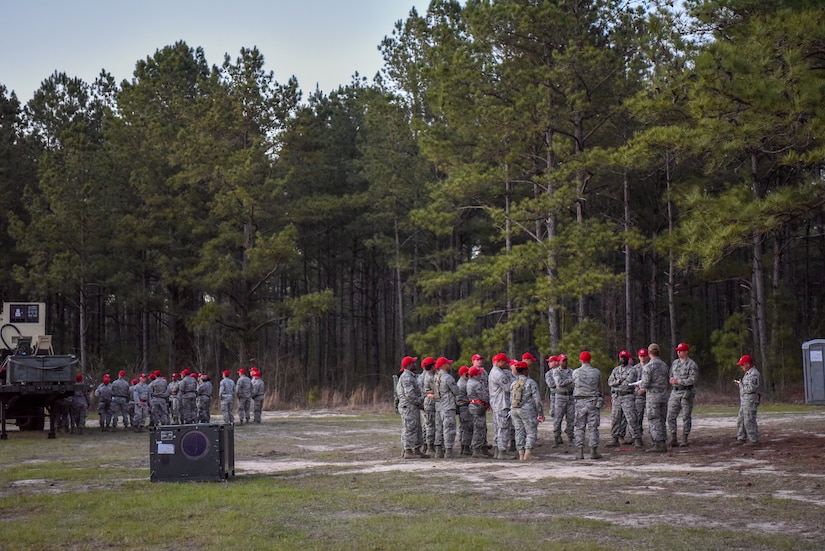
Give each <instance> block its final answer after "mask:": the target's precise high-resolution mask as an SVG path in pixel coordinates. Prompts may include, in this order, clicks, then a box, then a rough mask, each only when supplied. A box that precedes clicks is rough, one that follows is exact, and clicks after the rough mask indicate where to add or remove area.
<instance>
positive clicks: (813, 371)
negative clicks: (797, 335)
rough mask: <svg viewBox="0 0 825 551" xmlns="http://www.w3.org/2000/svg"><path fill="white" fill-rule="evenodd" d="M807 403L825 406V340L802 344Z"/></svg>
mask: <svg viewBox="0 0 825 551" xmlns="http://www.w3.org/2000/svg"><path fill="white" fill-rule="evenodd" d="M802 366H803V369H804V372H805V403H806V404H819V405H825V339H814V340H812V341H808V342H803V343H802Z"/></svg>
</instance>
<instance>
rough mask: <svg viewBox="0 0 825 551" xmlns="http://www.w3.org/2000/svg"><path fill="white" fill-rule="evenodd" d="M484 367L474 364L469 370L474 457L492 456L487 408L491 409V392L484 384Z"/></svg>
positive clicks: (468, 392)
mask: <svg viewBox="0 0 825 551" xmlns="http://www.w3.org/2000/svg"><path fill="white" fill-rule="evenodd" d="M482 372H483V369H481V368H479V367H476V366H473V367H471V368H470V370H469V371H468V372H467V374H468V375H469V377H470V378H469V379H468V380H467V399H468V400H470V406H469V409H470V415H472V416H473V439H472V447H473V457H490V455H491V454H490V452H489V451H488V450H487V445H486V444H487V410H488V409H490V393H489V391H488V390H487V385H485V384H484V380H483V378H482V377H483V375H482Z"/></svg>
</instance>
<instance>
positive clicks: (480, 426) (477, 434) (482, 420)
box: [469, 404, 487, 450]
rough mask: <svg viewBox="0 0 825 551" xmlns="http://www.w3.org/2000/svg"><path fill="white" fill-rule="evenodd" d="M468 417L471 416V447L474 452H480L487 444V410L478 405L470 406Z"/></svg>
mask: <svg viewBox="0 0 825 551" xmlns="http://www.w3.org/2000/svg"><path fill="white" fill-rule="evenodd" d="M469 409H470V415H472V416H473V438H472V441H471V445H472V447H473V449H474V450H480V449H481V448H482V447H483V446H484V444H485V442H487V408H485V407H484V406H482V405H480V404H470V407H469Z"/></svg>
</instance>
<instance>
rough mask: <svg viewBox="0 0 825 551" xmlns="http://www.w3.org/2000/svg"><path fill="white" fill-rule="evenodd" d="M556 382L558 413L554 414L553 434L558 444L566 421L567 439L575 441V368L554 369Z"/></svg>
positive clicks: (560, 441)
mask: <svg viewBox="0 0 825 551" xmlns="http://www.w3.org/2000/svg"><path fill="white" fill-rule="evenodd" d="M553 380H554V381H555V383H556V413H555V415H554V416H553V435H554V436H555V441H556V444H554V445H558V444H561V443H562V439H561V423H562V421H564V422H565V433H566V434H567V441H568V442H570V443H571V444H572V443H573V431H574V427H575V424H576V401H575V399H574V398H573V370H572V369H570V368H569V367H561V366H559V367H557V368H555V369H553Z"/></svg>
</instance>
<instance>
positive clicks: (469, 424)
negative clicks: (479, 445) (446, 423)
mask: <svg viewBox="0 0 825 551" xmlns="http://www.w3.org/2000/svg"><path fill="white" fill-rule="evenodd" d="M458 439H459V440H460V441H461V445H462V446H468V447H470V446H472V444H473V415H472V414H471V413H470V408H469V407H467V406H458Z"/></svg>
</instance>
